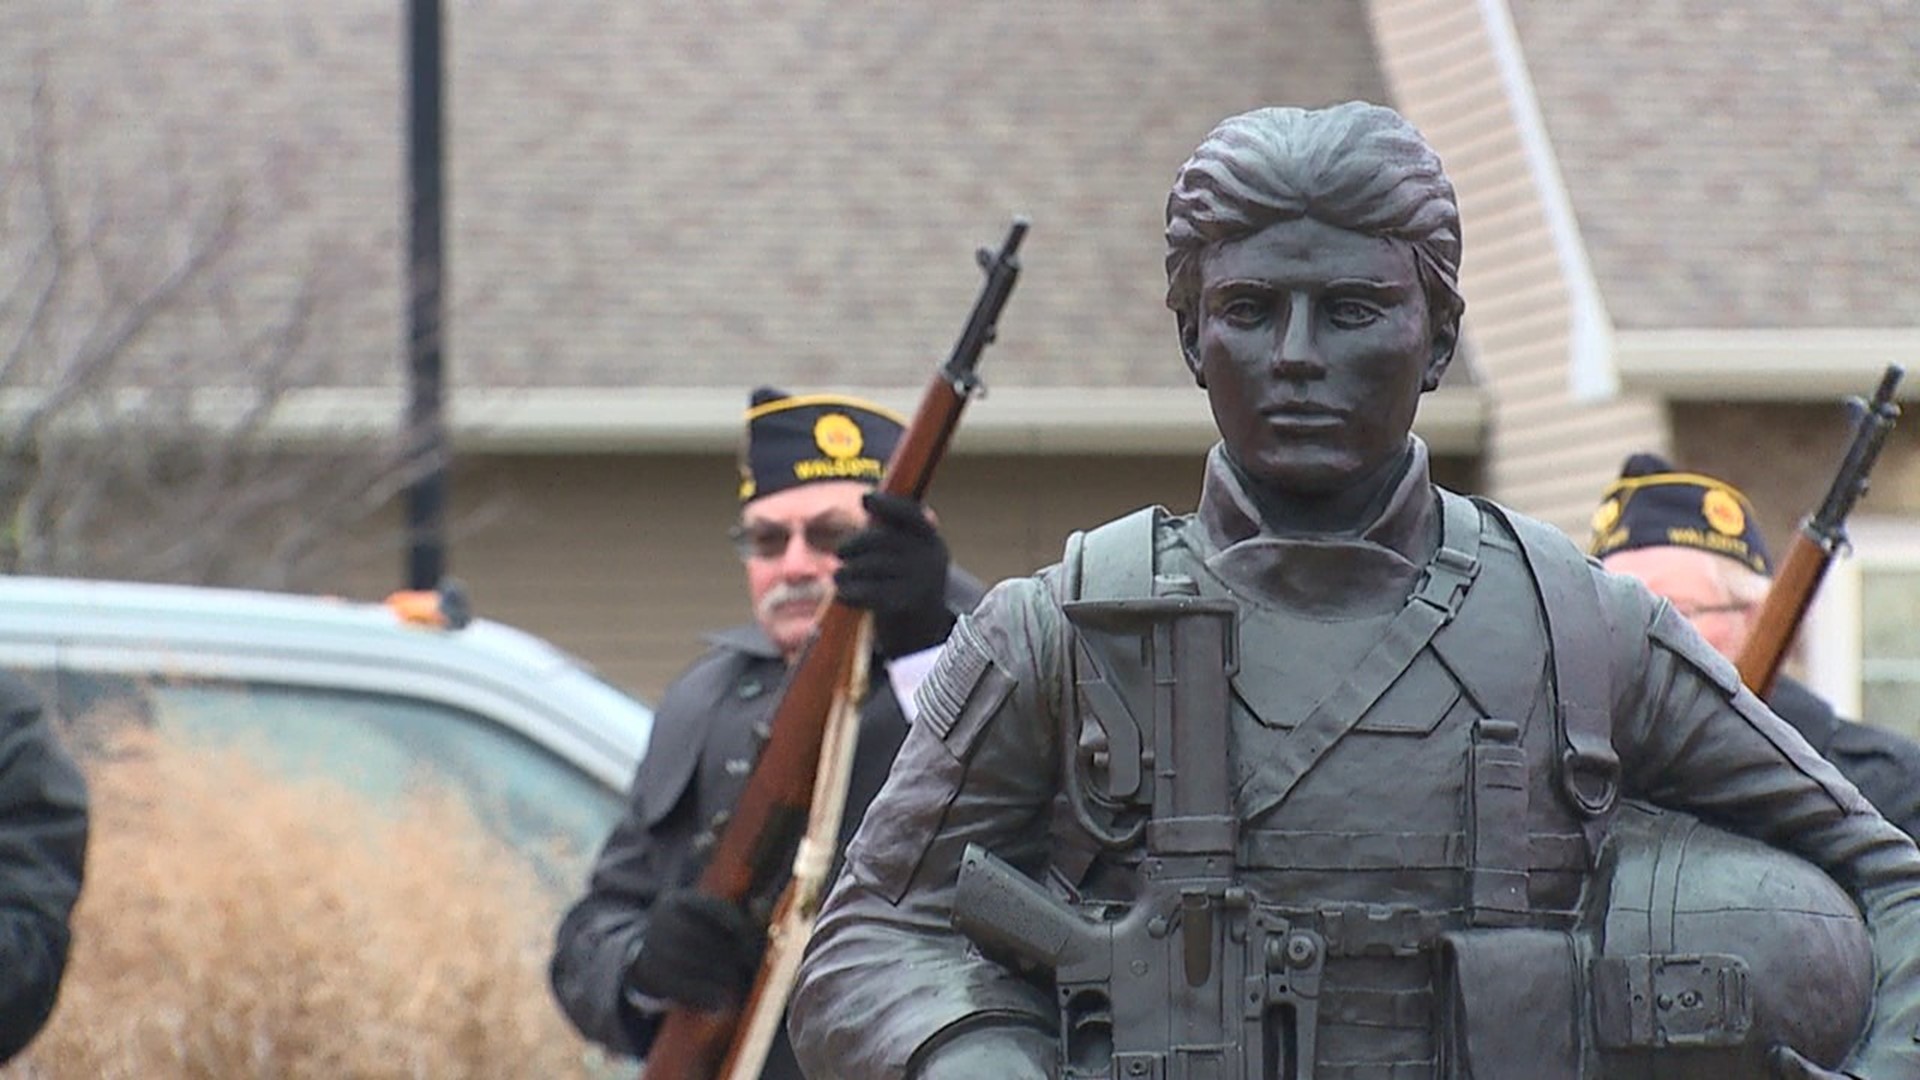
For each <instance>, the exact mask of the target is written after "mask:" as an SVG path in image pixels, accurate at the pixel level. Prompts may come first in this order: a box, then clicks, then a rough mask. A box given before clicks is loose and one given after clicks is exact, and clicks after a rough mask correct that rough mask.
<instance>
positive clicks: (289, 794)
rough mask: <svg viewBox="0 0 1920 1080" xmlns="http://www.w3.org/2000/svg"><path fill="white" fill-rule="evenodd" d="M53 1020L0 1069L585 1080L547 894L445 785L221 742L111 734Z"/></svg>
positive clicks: (65, 1074)
mask: <svg viewBox="0 0 1920 1080" xmlns="http://www.w3.org/2000/svg"><path fill="white" fill-rule="evenodd" d="M88 772H89V778H90V781H91V784H92V793H93V841H92V850H91V852H90V854H89V863H88V878H87V884H86V888H85V890H84V891H83V893H82V896H81V900H80V905H79V908H78V909H77V911H76V912H75V917H74V947H73V956H72V961H71V964H70V966H69V968H68V973H67V979H66V983H65V985H64V987H63V988H62V991H61V999H60V1004H59V1007H58V1009H57V1010H56V1011H55V1013H54V1016H53V1019H52V1020H51V1022H50V1023H49V1024H48V1026H47V1028H46V1030H45V1031H44V1032H42V1034H41V1036H40V1038H39V1039H38V1040H37V1041H36V1042H35V1043H34V1045H33V1046H32V1047H31V1048H30V1049H29V1050H28V1052H27V1053H26V1054H25V1055H23V1056H22V1058H21V1059H20V1060H18V1061H17V1062H15V1063H14V1064H13V1065H12V1066H10V1067H8V1068H6V1069H3V1070H0V1078H4V1080H26V1078H58V1080H67V1078H72V1080H83V1078H84V1080H109V1078H117V1077H127V1078H134V1077H139V1078H141V1080H156V1078H160V1080H164V1078H173V1077H179V1078H203V1077H204V1078H220V1080H227V1078H252V1077H260V1078H267V1077H271V1078H274V1080H281V1078H286V1080H299V1078H308V1077H312V1078H320V1077H325V1078H329V1080H334V1078H342V1077H382V1078H384V1077H434V1078H441V1077H514V1078H533V1077H538V1078H547V1077H555V1078H564V1077H573V1076H587V1075H590V1068H589V1065H588V1062H589V1060H590V1058H593V1057H594V1055H592V1054H590V1053H589V1052H588V1050H587V1048H586V1046H585V1044H584V1043H583V1042H582V1041H581V1040H580V1038H579V1037H578V1036H577V1035H576V1034H575V1033H574V1032H573V1030H572V1029H571V1028H570V1027H569V1026H568V1025H567V1023H566V1021H565V1020H564V1019H562V1018H561V1016H560V1015H559V1013H558V1012H557V1011H556V1009H555V1006H554V1005H553V1003H552V1001H551V998H550V997H549V995H548V991H547V986H546V958H547V953H548V946H549V942H550V941H551V933H552V929H553V923H554V918H555V914H556V898H555V897H553V896H552V895H551V894H550V893H549V892H547V891H544V890H543V889H542V888H541V886H540V885H539V884H538V883H537V882H536V880H535V879H534V877H533V875H532V874H530V873H529V872H527V871H526V870H525V869H524V868H523V867H522V866H521V864H520V863H519V862H518V860H516V859H514V858H513V857H512V856H510V855H509V854H507V853H506V852H505V851H504V850H503V849H501V848H499V847H497V846H494V842H493V841H491V840H490V839H488V838H486V836H485V835H484V834H483V833H482V832H481V831H480V830H479V827H478V826H477V825H476V824H475V823H474V822H473V820H472V818H471V816H470V815H468V814H467V813H466V812H465V810H464V809H463V808H462V807H460V806H458V805H457V804H455V803H454V802H453V801H452V800H449V799H446V798H444V797H443V798H439V799H431V798H420V799H417V800H415V801H413V802H411V803H410V804H409V805H407V806H406V807H405V808H404V809H403V810H402V811H401V812H399V813H397V814H396V813H395V812H393V811H392V810H391V809H389V810H386V811H379V810H376V809H374V808H373V807H372V806H370V805H368V804H366V803H364V802H362V801H360V800H359V799H358V798H357V797H355V796H353V795H351V794H349V793H348V792H346V791H345V790H343V789H341V788H339V787H337V786H333V785H331V784H327V783H324V782H320V781H315V780H302V781H298V782H293V783H289V782H288V781H287V780H286V779H284V778H282V777H280V776H277V775H270V774H267V773H265V772H263V771H262V770H261V769H260V767H259V766H257V765H254V764H253V763H252V762H251V761H250V760H249V759H248V758H247V757H245V756H243V755H242V754H240V753H238V752H236V751H234V750H231V749H227V750H221V749H208V748H200V747H183V746H179V745H173V744H169V743H167V742H164V741H161V740H159V739H157V738H155V737H154V736H152V735H150V734H132V735H126V736H122V737H121V738H119V739H118V740H117V741H116V744H115V745H114V747H113V748H112V750H111V752H109V753H108V754H105V755H102V756H96V757H93V758H92V759H91V762H90V765H89V770H88Z"/></svg>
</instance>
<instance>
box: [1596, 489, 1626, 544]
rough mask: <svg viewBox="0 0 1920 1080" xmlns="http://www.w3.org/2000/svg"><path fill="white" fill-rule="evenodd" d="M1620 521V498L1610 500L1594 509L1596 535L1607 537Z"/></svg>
mask: <svg viewBox="0 0 1920 1080" xmlns="http://www.w3.org/2000/svg"><path fill="white" fill-rule="evenodd" d="M1619 521H1620V500H1619V498H1618V497H1615V498H1611V499H1608V500H1607V501H1606V502H1603V503H1601V504H1600V505H1599V506H1596V507H1594V508H1593V532H1594V535H1596V536H1605V535H1607V532H1608V530H1610V529H1612V528H1613V527H1614V526H1615V525H1616V524H1618V523H1619Z"/></svg>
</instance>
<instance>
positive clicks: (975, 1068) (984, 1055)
mask: <svg viewBox="0 0 1920 1080" xmlns="http://www.w3.org/2000/svg"><path fill="white" fill-rule="evenodd" d="M1053 1061H1054V1044H1053V1039H1052V1038H1051V1037H1050V1036H1048V1035H1047V1034H1046V1033H1044V1032H1041V1031H1038V1030H1036V1029H1034V1028H1030V1027H997V1026H996V1027H977V1028H973V1029H971V1030H968V1031H963V1032H961V1033H960V1034H958V1035H955V1036H953V1037H952V1038H949V1039H948V1040H946V1041H945V1042H942V1043H940V1044H939V1045H937V1046H935V1047H934V1048H933V1050H932V1052H931V1053H929V1054H927V1055H926V1057H925V1059H924V1060H922V1061H920V1062H919V1063H918V1066H917V1067H915V1066H914V1065H912V1064H911V1063H910V1064H909V1067H908V1069H907V1075H908V1076H910V1077H912V1078H913V1080H979V1078H980V1077H983V1076H988V1077H994V1078H995V1080H1050V1078H1051V1077H1052V1076H1053V1068H1052V1066H1051V1064H1050V1063H1051V1062H1053Z"/></svg>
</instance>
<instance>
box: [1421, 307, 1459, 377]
mask: <svg viewBox="0 0 1920 1080" xmlns="http://www.w3.org/2000/svg"><path fill="white" fill-rule="evenodd" d="M1459 344H1460V319H1459V317H1458V316H1455V317H1454V318H1452V319H1449V320H1447V322H1446V323H1445V324H1444V325H1442V326H1439V327H1436V328H1435V329H1434V331H1433V345H1432V352H1431V354H1430V355H1429V357H1428V359H1427V373H1426V375H1425V377H1423V378H1422V379H1421V380H1420V389H1421V390H1423V391H1425V390H1434V389H1437V388H1439V386H1440V377H1441V376H1443V375H1445V374H1446V373H1447V366H1448V365H1449V364H1451V363H1453V353H1454V350H1455V349H1456V348H1457V347H1458V346H1459Z"/></svg>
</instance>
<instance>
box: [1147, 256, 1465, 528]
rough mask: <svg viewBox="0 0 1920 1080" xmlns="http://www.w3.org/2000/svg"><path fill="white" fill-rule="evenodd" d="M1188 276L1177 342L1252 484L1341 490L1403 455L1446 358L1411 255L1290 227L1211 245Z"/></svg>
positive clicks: (1445, 343) (1447, 349)
mask: <svg viewBox="0 0 1920 1080" xmlns="http://www.w3.org/2000/svg"><path fill="white" fill-rule="evenodd" d="M1199 270H1200V294H1199V301H1198V304H1197V306H1196V309H1195V311H1193V312H1191V313H1186V314H1183V315H1182V316H1181V317H1180V335H1181V344H1182V345H1183V347H1184V349H1185V351H1186V354H1187V363H1188V365H1189V366H1191V367H1192V368H1193V372H1194V376H1195V378H1196V379H1197V380H1198V381H1199V382H1200V384H1201V385H1202V386H1203V387H1205V388H1206V391H1207V398H1208V401H1209V402H1210V403H1211V404H1212V406H1213V418H1214V423H1215V424H1216V425H1218V427H1219V428H1220V435H1221V438H1222V439H1223V440H1225V443H1226V450H1227V453H1228V454H1230V455H1232V457H1233V459H1234V460H1235V461H1236V462H1237V463H1238V464H1239V465H1240V467H1241V469H1242V470H1244V471H1245V472H1246V473H1247V474H1248V475H1249V476H1250V477H1252V478H1253V479H1255V480H1258V481H1261V482H1263V483H1268V484H1272V485H1274V486H1275V487H1277V488H1279V489H1280V490H1284V491H1290V492H1297V493H1301V494H1321V493H1326V492H1332V491H1338V490H1340V489H1341V488H1343V487H1346V486H1348V485H1350V484H1352V483H1353V482H1354V481H1356V480H1358V479H1360V478H1361V477H1364V476H1366V475H1367V474H1368V473H1369V472H1370V471H1371V470H1373V469H1375V468H1378V467H1379V466H1381V465H1383V464H1384V463H1386V462H1387V461H1389V460H1391V459H1393V458H1395V457H1396V456H1397V455H1399V454H1400V453H1401V452H1402V451H1403V450H1404V449H1405V448H1406V442H1407V433H1408V432H1409V431H1410V430H1412V427H1413V414H1414V409H1415V407H1416V405H1417V404H1418V403H1419V400H1420V394H1421V392H1422V391H1424V390H1427V389H1431V388H1432V387H1433V386H1435V385H1437V384H1438V383H1439V381H1440V374H1441V372H1442V371H1444V370H1445V368H1446V363H1447V360H1448V359H1449V358H1450V357H1451V356H1452V352H1453V342H1452V340H1451V338H1450V337H1447V338H1445V339H1440V338H1439V336H1438V335H1436V334H1435V333H1434V331H1433V329H1432V328H1431V327H1430V326H1429V324H1428V322H1429V321H1428V318H1427V300H1426V295H1425V293H1424V292H1423V291H1422V289H1421V285H1420V278H1419V274H1418V272H1417V269H1416V266H1415V262H1414V254H1413V251H1412V249H1411V248H1410V247H1409V246H1407V245H1406V244H1404V243H1400V242H1397V241H1394V240H1390V239H1386V238H1382V237H1375V236H1368V235H1366V234H1364V233H1357V232H1352V231H1350V230H1347V229H1342V228H1339V227H1337V226H1333V225H1327V224H1324V223H1322V222H1319V221H1316V220H1314V219H1312V218H1298V219H1294V220H1291V221H1280V222H1276V223H1274V224H1272V225H1269V226H1267V227H1266V228H1264V229H1262V230H1260V231H1259V232H1257V233H1254V234H1253V235H1251V236H1248V237H1245V238H1243V239H1240V240H1234V241H1229V242H1226V243H1222V244H1219V245H1216V246H1215V247H1213V248H1211V249H1210V250H1209V251H1207V252H1206V253H1205V255H1204V256H1203V257H1202V259H1201V262H1200V267H1199Z"/></svg>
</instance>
